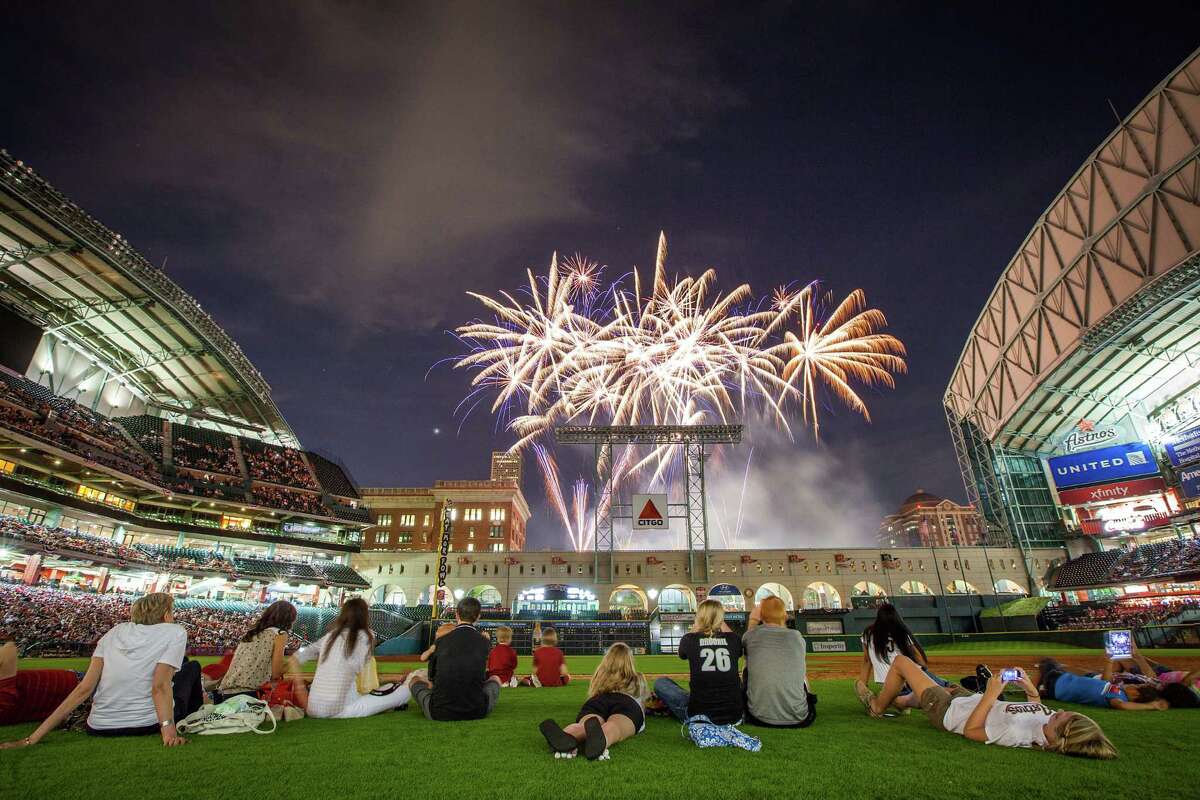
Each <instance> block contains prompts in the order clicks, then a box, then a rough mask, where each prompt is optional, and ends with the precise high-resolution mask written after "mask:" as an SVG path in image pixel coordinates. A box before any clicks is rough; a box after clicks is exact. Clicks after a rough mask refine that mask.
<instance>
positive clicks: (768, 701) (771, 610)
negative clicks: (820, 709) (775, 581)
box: [742, 597, 812, 728]
mask: <svg viewBox="0 0 1200 800" xmlns="http://www.w3.org/2000/svg"><path fill="white" fill-rule="evenodd" d="M742 645H743V647H744V648H745V653H746V721H747V722H749V723H751V724H755V725H764V726H767V727H772V728H801V727H805V726H806V725H808V724H809V723H811V721H812V720H811V719H809V715H810V708H809V703H808V692H807V690H806V688H805V679H806V677H807V672H806V668H805V659H804V653H805V645H804V636H802V635H801V633H800V631H795V630H791V629H789V628H788V627H787V609H786V608H785V607H784V605H783V601H782V600H780V599H779V598H778V597H768V598H766V599H764V600H763V601H762V602H761V603H759V604H758V605H757V606H756V607H755V609H754V611H752V612H750V622H749V629H748V630H747V631H746V633H745V635H744V636H743V637H742Z"/></svg>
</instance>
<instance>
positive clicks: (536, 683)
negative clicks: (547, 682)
mask: <svg viewBox="0 0 1200 800" xmlns="http://www.w3.org/2000/svg"><path fill="white" fill-rule="evenodd" d="M529 682H530V683H532V684H533V685H534V686H536V687H537V688H539V689H540V688H542V682H541V681H539V680H538V676H537V673H536V672H535V673H533V674H532V675H530V676H529Z"/></svg>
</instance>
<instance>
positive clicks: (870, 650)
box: [862, 633, 897, 683]
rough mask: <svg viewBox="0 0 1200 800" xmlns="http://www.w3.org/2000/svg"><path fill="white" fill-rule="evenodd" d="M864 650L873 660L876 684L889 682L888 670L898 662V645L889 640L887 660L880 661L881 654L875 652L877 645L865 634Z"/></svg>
mask: <svg viewBox="0 0 1200 800" xmlns="http://www.w3.org/2000/svg"><path fill="white" fill-rule="evenodd" d="M862 642H863V649H864V650H866V651H867V657H868V658H870V659H871V667H872V668H873V669H874V670H875V682H876V683H883V682H884V681H885V680H887V674H888V670H889V669H890V668H891V666H892V662H893V661H895V660H896V654H897V650H896V643H895V642H894V641H892V640H891V639H888V646H887V658H886V659H883V660H880V658H879V654H878V653H876V652H875V645H874V643H873V642H872V641H871V638H870V637H869V636H867V635H866V634H865V633H864V634H863V639H862Z"/></svg>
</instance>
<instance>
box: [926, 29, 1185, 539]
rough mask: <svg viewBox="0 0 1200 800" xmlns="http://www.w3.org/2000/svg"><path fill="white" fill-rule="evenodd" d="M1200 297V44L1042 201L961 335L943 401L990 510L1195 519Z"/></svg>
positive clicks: (1041, 529) (1049, 535) (1164, 524)
mask: <svg viewBox="0 0 1200 800" xmlns="http://www.w3.org/2000/svg"><path fill="white" fill-rule="evenodd" d="M1198 296H1200V51H1197V52H1196V53H1193V54H1192V55H1191V56H1190V57H1189V58H1188V59H1187V60H1186V61H1185V62H1184V63H1183V64H1181V65H1180V66H1179V67H1178V68H1177V69H1176V70H1175V71H1174V72H1172V73H1171V74H1170V75H1168V76H1167V78H1166V79H1165V80H1164V81H1163V82H1162V83H1161V84H1160V85H1159V86H1158V87H1157V88H1155V89H1154V91H1153V92H1151V93H1150V95H1149V96H1147V97H1146V99H1145V100H1143V101H1142V102H1141V103H1140V104H1139V105H1138V106H1137V108H1136V109H1135V110H1134V111H1133V112H1132V113H1131V114H1130V115H1129V116H1128V117H1127V118H1126V119H1125V120H1124V121H1123V122H1122V123H1121V124H1120V126H1119V127H1118V128H1117V129H1116V130H1115V131H1113V133H1112V134H1111V135H1109V136H1108V137H1107V138H1106V139H1105V140H1104V142H1103V143H1102V144H1101V145H1100V146H1099V147H1098V148H1096V150H1095V151H1094V152H1093V153H1092V154H1091V156H1090V157H1089V158H1088V159H1087V161H1086V162H1085V163H1084V165H1083V166H1082V167H1081V168H1080V169H1079V171H1078V172H1077V173H1076V174H1075V175H1074V176H1073V177H1072V178H1071V180H1070V181H1068V183H1067V185H1066V187H1065V188H1064V189H1063V190H1062V192H1060V193H1059V195H1058V196H1057V197H1055V198H1054V200H1053V202H1051V204H1050V206H1049V208H1047V209H1046V211H1045V212H1044V213H1043V214H1042V215H1041V217H1039V218H1038V220H1037V222H1036V224H1035V225H1034V227H1033V230H1032V231H1030V233H1029V235H1028V236H1027V237H1026V238H1025V241H1024V242H1022V243H1021V246H1020V247H1019V248H1018V250H1017V253H1016V255H1015V256H1014V257H1013V258H1012V260H1011V261H1010V262H1009V264H1008V265H1007V267H1006V268H1005V269H1004V271H1003V273H1002V275H1001V276H1000V280H999V281H998V282H997V283H996V287H995V289H993V291H992V294H991V296H990V297H989V298H988V301H987V303H986V304H985V306H984V308H983V311H982V312H981V313H980V315H979V319H978V320H977V321H976V323H975V325H974V327H973V329H972V330H971V334H970V337H969V338H968V340H967V343H966V345H965V346H964V348H963V351H962V355H961V356H960V358H959V361H958V364H957V366H956V367H955V369H954V373H953V375H952V376H951V379H950V383H949V386H948V387H947V389H946V393H945V399H944V402H945V408H946V415H947V418H948V421H949V424H950V429H951V432H952V435H953V438H954V443H955V448H956V451H957V454H958V459H959V464H960V467H961V470H962V473H963V480H964V483H965V484H966V488H967V492H968V495H969V497H970V500H971V502H972V503H973V504H975V506H976V507H977V508H979V509H980V511H981V512H982V513H983V515H984V517H985V518H986V520H987V521H988V523H989V524H990V525H992V526H994V527H995V528H998V529H1002V530H1003V531H1006V532H1007V533H1009V534H1012V535H1013V536H1014V537H1015V538H1016V539H1017V541H1018V542H1019V543H1021V544H1022V545H1024V546H1030V545H1038V544H1054V543H1056V542H1061V541H1063V538H1064V535H1065V534H1067V533H1068V532H1070V531H1082V532H1083V533H1089V534H1102V535H1122V534H1133V533H1140V532H1145V531H1149V530H1154V529H1160V528H1161V529H1163V530H1164V531H1166V532H1172V529H1174V532H1184V531H1186V528H1187V526H1188V525H1189V524H1190V523H1192V522H1193V518H1194V517H1195V516H1196V515H1194V514H1191V513H1190V510H1189V509H1188V508H1186V506H1187V505H1188V504H1189V503H1190V502H1191V499H1192V498H1196V497H1200V475H1197V474H1193V473H1197V471H1196V470H1195V469H1194V467H1195V466H1196V464H1195V460H1196V458H1200V449H1197V450H1196V451H1195V453H1194V454H1192V455H1188V456H1185V457H1182V458H1177V457H1176V453H1175V452H1174V451H1173V450H1172V447H1173V446H1175V445H1180V443H1184V444H1186V443H1187V442H1188V441H1190V440H1191V438H1192V437H1194V436H1196V435H1197V434H1200V427H1197V425H1198V423H1200V381H1198V379H1197V373H1196V364H1197V363H1200V325H1197V324H1196V319H1197V314H1196V309H1197V297H1198ZM1118 448H1121V449H1119V451H1118ZM1176 449H1178V450H1179V451H1180V452H1183V451H1185V450H1187V448H1186V447H1183V446H1180V447H1178V448H1176ZM1126 451H1130V452H1132V451H1136V453H1135V454H1134V455H1133V456H1126ZM1188 452H1190V451H1188ZM1193 456H1195V458H1194V457H1193ZM1114 459H1115V461H1114ZM1189 464H1190V465H1191V466H1190V467H1189ZM1189 469H1191V473H1189V472H1188V470H1189ZM1052 473H1053V477H1051V475H1052ZM1189 474H1191V475H1192V476H1191V477H1190V478H1189ZM1056 493H1057V494H1056ZM1114 501H1116V502H1114Z"/></svg>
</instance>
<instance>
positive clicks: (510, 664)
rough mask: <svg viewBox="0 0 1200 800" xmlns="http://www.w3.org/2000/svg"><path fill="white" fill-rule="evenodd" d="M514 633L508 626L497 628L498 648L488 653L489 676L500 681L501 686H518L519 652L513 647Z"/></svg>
mask: <svg viewBox="0 0 1200 800" xmlns="http://www.w3.org/2000/svg"><path fill="white" fill-rule="evenodd" d="M512 638H513V631H512V628H510V627H508V626H507V625H501V626H500V627H498V628H496V646H495V647H493V648H492V652H490V653H488V661H487V674H488V677H489V678H490V677H491V676H493V675H495V676H496V677H497V678H499V679H500V685H501V686H509V687H512V686H516V685H517V678H516V676H515V675H513V673H514V672H515V671H516V669H517V651H516V650H515V649H513V646H512Z"/></svg>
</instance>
